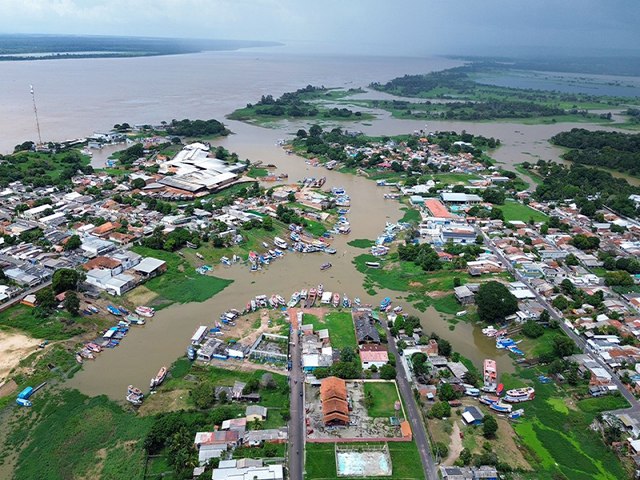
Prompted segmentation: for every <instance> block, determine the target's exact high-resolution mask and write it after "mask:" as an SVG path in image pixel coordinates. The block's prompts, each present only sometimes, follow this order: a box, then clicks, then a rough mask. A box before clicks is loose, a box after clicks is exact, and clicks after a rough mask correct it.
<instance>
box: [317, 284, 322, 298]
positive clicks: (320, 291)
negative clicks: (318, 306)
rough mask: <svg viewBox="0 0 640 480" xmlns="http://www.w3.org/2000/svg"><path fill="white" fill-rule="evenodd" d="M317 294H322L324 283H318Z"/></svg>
mask: <svg viewBox="0 0 640 480" xmlns="http://www.w3.org/2000/svg"><path fill="white" fill-rule="evenodd" d="M317 290H318V295H319V296H320V295H322V293H323V292H324V285H322V284H320V285H318V289H317Z"/></svg>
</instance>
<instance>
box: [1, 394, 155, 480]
mask: <svg viewBox="0 0 640 480" xmlns="http://www.w3.org/2000/svg"><path fill="white" fill-rule="evenodd" d="M17 413H18V415H17V416H15V417H14V419H13V420H12V421H11V424H10V425H9V428H10V430H11V432H10V434H9V436H8V437H7V439H6V443H5V445H4V447H5V451H4V452H3V453H4V455H6V454H7V453H8V451H7V449H8V450H9V451H12V452H19V457H18V460H17V465H16V469H15V476H14V478H15V479H16V480H20V479H33V478H43V471H46V478H48V479H51V480H57V479H60V480H62V479H68V478H112V479H129V478H141V477H142V472H143V469H144V451H143V448H142V439H143V438H144V436H145V435H146V432H147V430H148V429H149V427H150V425H151V419H149V418H143V417H137V416H135V415H133V414H131V413H129V412H127V411H125V410H123V409H122V407H120V406H119V405H118V404H116V403H115V402H112V401H110V400H108V399H107V398H106V397H105V396H100V397H94V398H89V397H86V396H84V395H82V394H81V393H80V392H78V391H76V390H62V391H60V392H51V391H49V392H47V393H38V394H37V396H36V401H35V402H34V406H33V407H32V409H30V410H29V411H28V412H27V411H26V410H24V411H22V412H17ZM27 413H28V415H27ZM27 439H29V441H28V442H26V440H27ZM23 446H24V449H23V450H22V451H20V448H21V447H23ZM4 455H3V456H4ZM43 469H44V470H43Z"/></svg>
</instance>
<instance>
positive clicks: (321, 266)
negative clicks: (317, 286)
mask: <svg viewBox="0 0 640 480" xmlns="http://www.w3.org/2000/svg"><path fill="white" fill-rule="evenodd" d="M329 268H331V264H330V263H329V262H326V263H323V264H322V265H320V270H328V269H329Z"/></svg>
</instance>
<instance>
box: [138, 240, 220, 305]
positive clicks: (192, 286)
mask: <svg viewBox="0 0 640 480" xmlns="http://www.w3.org/2000/svg"><path fill="white" fill-rule="evenodd" d="M132 250H133V251H135V252H136V253H138V254H140V255H143V256H145V257H155V258H159V259H161V260H164V261H165V262H167V271H166V272H165V273H163V274H162V275H160V276H158V277H155V278H152V279H151V280H149V281H148V282H146V283H145V284H144V285H145V286H146V287H147V288H148V289H149V290H152V291H153V292H155V293H157V294H158V295H159V296H160V297H161V299H160V303H161V304H164V305H166V304H170V303H188V302H204V301H205V300H207V299H209V298H211V297H213V296H214V295H216V294H217V293H219V292H221V291H222V290H224V289H225V288H226V287H227V285H229V284H230V283H232V280H224V279H222V278H217V277H213V276H210V275H200V274H199V273H197V272H196V271H195V269H194V268H193V267H192V266H191V265H189V263H188V262H187V261H186V260H184V259H183V258H181V257H180V256H178V255H177V254H175V253H171V252H165V251H163V250H153V249H150V248H145V247H140V246H136V247H134V248H132Z"/></svg>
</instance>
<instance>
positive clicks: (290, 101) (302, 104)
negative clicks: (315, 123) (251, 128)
mask: <svg viewBox="0 0 640 480" xmlns="http://www.w3.org/2000/svg"><path fill="white" fill-rule="evenodd" d="M331 95H332V90H330V89H328V88H325V87H314V86H313V85H307V86H306V87H304V88H300V89H298V90H296V91H295V92H286V93H284V94H283V95H282V96H281V97H280V98H273V95H263V96H262V97H261V98H260V100H259V101H258V102H257V103H256V104H255V105H253V104H251V103H249V104H247V106H246V107H245V108H241V109H238V110H236V111H234V112H233V113H232V114H231V115H229V118H231V119H234V120H251V119H254V118H256V117H267V118H273V119H278V118H292V117H293V118H331V119H341V118H344V119H349V118H362V117H363V115H362V112H354V111H353V110H350V109H348V108H337V107H334V108H331V109H327V108H324V107H322V106H319V105H317V104H314V103H310V102H309V101H308V100H312V99H322V98H324V97H325V96H328V97H329V98H331Z"/></svg>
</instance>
